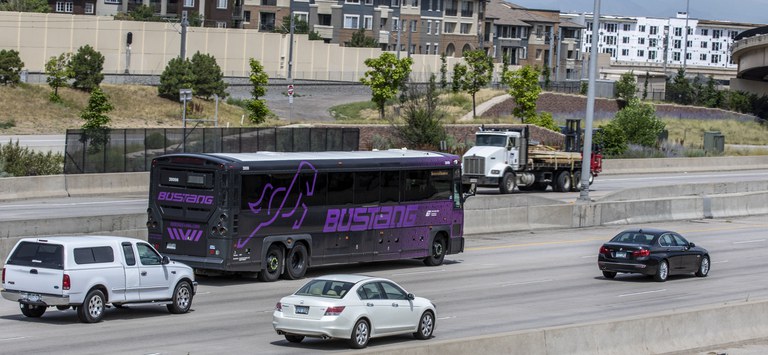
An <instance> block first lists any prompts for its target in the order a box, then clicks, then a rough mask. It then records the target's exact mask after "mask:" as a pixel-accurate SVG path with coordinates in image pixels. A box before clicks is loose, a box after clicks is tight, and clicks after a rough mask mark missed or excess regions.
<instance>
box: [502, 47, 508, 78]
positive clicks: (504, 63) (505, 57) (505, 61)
mask: <svg viewBox="0 0 768 355" xmlns="http://www.w3.org/2000/svg"><path fill="white" fill-rule="evenodd" d="M508 71H509V53H504V54H503V55H502V56H501V81H502V82H503V81H504V77H505V76H506V75H507V72H508Z"/></svg>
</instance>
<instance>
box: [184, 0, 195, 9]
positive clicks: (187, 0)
mask: <svg viewBox="0 0 768 355" xmlns="http://www.w3.org/2000/svg"><path fill="white" fill-rule="evenodd" d="M184 7H195V0H184Z"/></svg>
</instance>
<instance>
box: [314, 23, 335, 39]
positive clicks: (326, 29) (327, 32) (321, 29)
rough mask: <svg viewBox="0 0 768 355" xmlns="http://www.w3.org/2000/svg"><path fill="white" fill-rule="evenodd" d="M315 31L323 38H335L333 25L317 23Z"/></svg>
mask: <svg viewBox="0 0 768 355" xmlns="http://www.w3.org/2000/svg"><path fill="white" fill-rule="evenodd" d="M315 32H317V33H318V34H319V35H320V37H322V38H333V26H323V25H315Z"/></svg>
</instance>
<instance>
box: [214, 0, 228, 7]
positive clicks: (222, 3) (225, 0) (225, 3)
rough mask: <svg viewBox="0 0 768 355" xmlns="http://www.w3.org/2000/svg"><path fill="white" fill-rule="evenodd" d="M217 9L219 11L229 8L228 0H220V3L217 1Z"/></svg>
mask: <svg viewBox="0 0 768 355" xmlns="http://www.w3.org/2000/svg"><path fill="white" fill-rule="evenodd" d="M216 8H217V9H226V8H227V0H218V1H216Z"/></svg>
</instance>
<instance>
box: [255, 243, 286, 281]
mask: <svg viewBox="0 0 768 355" xmlns="http://www.w3.org/2000/svg"><path fill="white" fill-rule="evenodd" d="M282 269H283V251H282V250H281V249H280V247H279V246H277V245H275V244H272V245H271V246H270V247H269V250H267V255H266V257H265V258H264V264H263V268H262V269H261V271H259V280H261V281H263V282H272V281H276V280H277V279H278V278H279V277H280V272H281V270H282Z"/></svg>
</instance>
